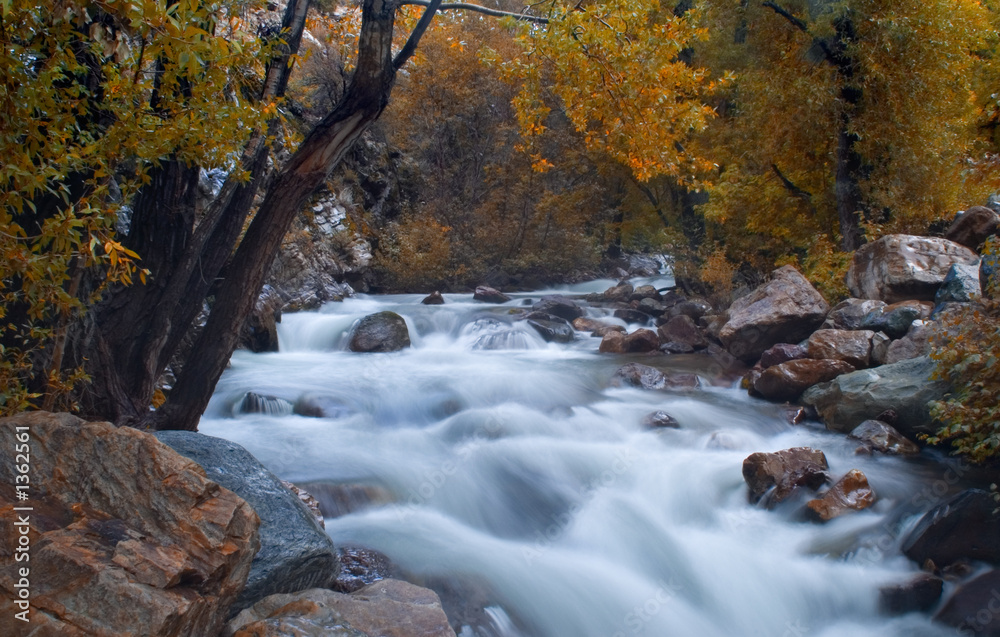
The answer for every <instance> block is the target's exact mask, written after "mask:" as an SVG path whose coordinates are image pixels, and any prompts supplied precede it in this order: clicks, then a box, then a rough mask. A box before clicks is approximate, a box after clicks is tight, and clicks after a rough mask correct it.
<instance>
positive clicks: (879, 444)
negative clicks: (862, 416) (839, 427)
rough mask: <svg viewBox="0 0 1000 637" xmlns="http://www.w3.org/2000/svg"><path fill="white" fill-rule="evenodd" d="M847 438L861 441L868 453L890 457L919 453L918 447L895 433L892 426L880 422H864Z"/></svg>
mask: <svg viewBox="0 0 1000 637" xmlns="http://www.w3.org/2000/svg"><path fill="white" fill-rule="evenodd" d="M847 437H848V438H851V439H853V440H859V441H861V442H862V443H863V444H864V445H865V448H866V449H868V450H870V451H879V452H881V453H886V454H890V455H914V454H918V453H920V447H918V446H917V445H916V444H915V443H913V442H911V441H910V440H908V439H907V438H906V437H905V436H903V434H901V433H899V432H898V431H896V429H895V428H893V427H892V425H890V424H889V423H886V422H883V421H881V420H866V421H864V422H863V423H861V424H860V425H858V426H857V427H855V428H854V429H853V430H852V431H851V433H850V434H848V436H847Z"/></svg>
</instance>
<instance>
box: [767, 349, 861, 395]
mask: <svg viewBox="0 0 1000 637" xmlns="http://www.w3.org/2000/svg"><path fill="white" fill-rule="evenodd" d="M853 371H854V367H852V366H851V364H850V363H846V362H844V361H838V360H827V359H824V360H815V359H811V358H802V359H799V360H794V361H788V362H787V363H781V364H780V365H774V366H772V367H768V368H767V369H765V370H764V371H762V372H761V374H760V376H758V377H757V378H756V379H755V380H754V381H753V388H754V390H755V391H756V392H757V393H758V394H760V395H761V396H763V397H764V398H767V399H768V400H795V399H796V398H798V397H799V396H801V395H802V392H804V391H805V390H807V389H809V388H810V387H812V386H813V385H815V384H817V383H823V382H826V381H828V380H833V379H834V378H836V377H837V376H840V375H841V374H846V373H848V372H853Z"/></svg>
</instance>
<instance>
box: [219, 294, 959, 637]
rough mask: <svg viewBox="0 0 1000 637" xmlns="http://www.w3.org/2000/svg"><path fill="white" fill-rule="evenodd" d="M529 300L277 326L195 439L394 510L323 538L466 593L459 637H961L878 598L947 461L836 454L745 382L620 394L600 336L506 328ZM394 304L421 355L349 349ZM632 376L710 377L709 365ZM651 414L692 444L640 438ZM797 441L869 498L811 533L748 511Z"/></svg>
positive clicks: (372, 305)
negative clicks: (855, 472) (870, 502)
mask: <svg viewBox="0 0 1000 637" xmlns="http://www.w3.org/2000/svg"><path fill="white" fill-rule="evenodd" d="M612 283H613V282H610V281H601V282H594V283H592V284H589V285H588V286H579V287H576V288H572V289H569V290H566V291H568V292H574V293H580V292H588V291H595V290H603V289H605V288H606V287H608V286H609V285H611V284H612ZM540 294H541V293H536V294H532V295H527V294H522V295H518V296H517V297H516V298H515V299H514V300H512V301H511V302H509V303H507V304H505V305H502V306H489V305H484V304H481V303H475V302H473V301H472V300H471V297H470V296H468V295H445V299H446V301H447V303H446V304H445V305H443V306H423V305H421V304H420V299H421V297H420V296H416V295H401V296H389V297H364V296H362V297H358V298H352V299H348V300H346V301H344V302H343V303H334V304H329V305H327V306H325V307H323V308H322V310H321V311H319V312H304V313H300V314H291V315H286V316H285V317H284V318H283V321H282V323H281V324H280V326H279V339H280V343H281V352H280V353H275V354H250V353H247V352H237V353H236V354H235V355H234V356H233V359H232V365H231V368H230V369H229V370H228V371H227V372H226V374H225V375H224V376H223V378H222V380H221V382H220V383H219V386H218V389H217V390H216V394H215V397H214V399H213V401H212V404H211V405H210V406H209V410H208V412H207V413H206V415H205V417H204V418H203V419H202V421H201V425H200V430H201V431H202V432H203V433H206V434H208V435H214V436H221V437H223V438H227V439H229V440H233V441H235V442H238V443H240V444H242V445H244V446H245V447H247V449H249V450H250V451H251V452H252V453H253V454H254V455H256V456H257V457H258V458H259V459H260V460H261V461H262V462H263V463H264V464H265V465H267V466H268V467H269V468H271V469H272V470H273V471H274V472H275V473H276V474H278V475H279V476H280V477H282V478H284V479H286V480H290V481H293V482H305V481H317V480H319V481H326V482H332V483H345V484H364V485H373V486H376V487H379V488H381V489H382V490H383V491H384V492H388V493H390V494H391V496H392V498H393V500H394V501H393V502H391V503H388V504H386V503H383V504H379V505H377V506H371V507H369V508H367V509H364V510H361V511H357V512H354V513H351V514H349V515H345V516H342V517H338V518H336V519H328V520H327V522H326V524H327V530H328V532H329V533H330V535H331V536H332V538H333V539H334V541H335V542H336V543H338V544H341V545H360V546H365V547H368V548H372V549H375V550H378V551H381V552H382V553H385V554H386V555H388V556H389V558H390V559H391V560H392V561H393V562H394V563H395V564H396V565H398V566H399V567H400V568H402V569H404V570H405V572H407V573H409V574H411V576H412V577H416V578H426V579H435V578H436V579H437V580H438V581H440V580H442V579H445V580H448V579H451V580H454V581H465V582H467V581H473V582H477V583H478V584H477V586H478V587H479V590H485V591H487V593H486V596H487V597H488V598H489V599H488V603H487V604H484V605H485V606H486V609H485V612H484V613H482V617H484V618H485V620H484V621H482V622H480V623H479V624H478V625H476V626H466V627H464V628H463V627H461V626H460V627H459V635H460V637H472V636H478V637H492V636H498V637H500V636H503V637H508V636H511V637H512V636H521V635H523V636H525V637H528V636H530V637H626V636H632V635H645V636H648V637H667V636H677V637H684V636H689V635H690V636H692V637H716V636H719V637H741V636H758V635H759V636H769V637H771V636H773V637H805V636H810V637H812V636H817V637H820V636H822V637H834V636H838V637H839V636H843V637H861V636H868V635H871V636H875V635H879V636H899V637H904V636H905V637H910V636H917V637H921V636H932V635H954V634H955V633H954V632H953V631H950V630H945V629H942V628H940V627H938V626H936V625H934V624H932V623H931V622H930V620H929V619H927V617H926V616H922V615H917V614H911V615H907V616H904V617H900V618H887V617H884V616H882V615H880V614H879V612H878V609H877V597H878V589H879V587H880V586H882V585H885V584H886V583H897V582H901V581H904V580H906V579H907V578H908V577H909V576H910V575H911V574H913V573H914V572H915V571H916V567H915V566H914V565H913V564H911V563H910V562H909V561H907V560H906V559H905V558H903V557H902V556H900V554H899V552H898V543H899V540H898V538H899V535H900V533H901V530H905V528H906V527H907V526H908V525H912V524H913V522H914V521H915V519H916V514H917V513H918V512H919V511H920V508H921V507H923V508H926V507H927V506H929V505H930V504H931V503H932V502H933V501H935V500H939V499H940V498H941V495H942V493H941V488H942V485H944V484H945V481H944V479H943V471H944V468H943V467H942V466H941V465H939V464H936V463H932V462H928V461H912V460H911V461H908V460H904V459H899V458H891V457H869V456H861V455H856V454H855V447H856V445H853V444H851V443H850V442H849V441H848V440H846V439H845V438H844V437H843V436H840V435H835V434H830V433H827V432H826V431H824V430H823V429H822V427H821V426H819V425H816V424H813V425H798V426H795V425H790V424H788V422H787V420H786V418H785V416H784V414H783V410H782V408H781V407H779V406H776V405H772V404H769V403H766V402H763V401H758V400H755V399H752V398H749V397H748V396H747V394H746V392H745V391H740V390H738V389H736V388H732V387H717V386H715V387H713V386H711V385H710V384H706V386H707V388H705V389H701V390H698V391H696V392H682V391H678V392H652V391H643V390H639V389H634V388H615V387H609V380H610V378H611V376H612V374H613V372H614V370H615V369H616V368H617V367H618V366H619V365H621V364H623V363H624V362H627V359H625V358H623V357H616V356H609V355H599V354H598V353H597V347H598V344H599V339H596V338H592V337H589V336H585V335H583V334H578V335H577V339H576V341H574V342H573V343H571V344H568V345H557V344H548V343H545V342H543V341H542V340H541V339H540V338H539V337H538V336H537V335H536V334H535V333H534V332H533V331H532V329H531V328H530V327H528V326H527V325H526V324H525V323H523V322H521V323H515V324H510V323H509V317H508V315H509V311H510V309H511V308H513V307H517V306H520V305H522V304H524V303H527V302H528V301H527V299H531V298H533V299H537V298H538V297H539V296H540ZM387 309H388V310H393V311H396V312H398V313H399V314H401V315H402V316H404V317H405V319H406V321H407V324H408V326H409V328H410V334H411V338H412V340H413V347H412V348H410V349H408V350H405V351H402V352H397V353H391V354H355V353H351V352H347V351H345V342H346V338H345V337H346V334H347V333H348V332H349V330H350V328H351V326H352V324H353V323H354V322H355V321H356V320H357V319H359V318H361V317H362V316H364V315H367V314H370V313H373V312H377V311H382V310H387ZM588 315H590V316H594V317H606V315H607V312H606V311H604V310H600V309H596V308H590V309H589V310H588ZM612 320H613V319H612ZM636 360H640V359H636ZM641 360H642V362H646V363H651V364H654V365H656V366H658V367H660V368H661V369H665V370H667V369H683V370H684V371H692V370H693V371H696V372H699V373H701V374H703V375H705V376H710V375H712V373H713V370H712V367H711V361H710V359H709V358H708V357H704V356H695V355H692V356H678V357H656V358H648V359H647V358H643V359H641ZM249 391H252V392H256V393H259V394H263V395H269V396H275V397H279V398H284V399H286V400H287V401H289V403H294V402H296V401H297V400H300V399H302V398H303V397H307V398H308V399H309V400H311V401H313V402H314V403H318V404H321V405H323V407H324V409H325V411H326V413H327V414H328V415H329V416H328V417H324V418H306V417H301V416H296V415H291V414H289V413H287V412H288V409H287V408H286V409H275V410H274V411H275V413H273V414H268V415H263V414H252V415H240V414H237V412H238V406H239V404H240V402H241V401H242V399H243V397H244V396H245V395H246V393H247V392H249ZM656 410H663V411H666V412H668V413H669V414H671V415H672V416H674V418H676V419H677V420H678V421H679V422H680V424H681V425H682V427H681V428H680V429H670V430H658V431H650V430H648V429H646V428H645V427H643V425H642V424H641V423H642V420H643V418H644V417H645V416H646V415H647V414H649V413H650V412H653V411H656ZM793 446H812V447H816V448H820V449H822V450H823V451H824V452H825V453H826V455H827V458H828V460H829V462H830V465H831V473H832V474H834V476H835V477H838V476H839V475H842V474H843V473H845V472H847V471H848V470H849V469H853V468H858V469H861V470H862V471H864V472H865V474H866V475H867V476H868V478H869V481H870V482H871V484H872V486H873V488H874V489H875V490H876V492H877V494H878V496H879V501H878V502H877V504H876V505H875V506H874V507H873V508H872V509H870V510H868V511H864V512H860V513H854V514H851V515H846V516H843V517H841V518H838V519H836V520H834V521H832V522H830V523H827V524H822V525H821V524H816V523H812V522H809V521H806V520H804V519H803V517H802V515H801V505H802V502H803V500H802V499H799V500H796V501H794V502H790V503H786V504H785V505H782V506H780V507H779V508H778V509H777V510H774V511H766V510H762V509H758V508H756V507H753V506H751V505H749V504H748V503H747V498H746V486H745V484H744V481H743V478H742V474H741V465H742V462H743V459H744V458H745V457H746V456H747V455H749V454H750V453H752V452H754V451H770V450H777V449H784V448H787V447H793Z"/></svg>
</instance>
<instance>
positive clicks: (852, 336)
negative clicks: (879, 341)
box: [806, 330, 875, 380]
mask: <svg viewBox="0 0 1000 637" xmlns="http://www.w3.org/2000/svg"><path fill="white" fill-rule="evenodd" d="M873 336H875V332H872V331H869V330H817V331H815V332H813V334H812V336H810V337H809V342H808V344H807V345H806V350H807V351H808V353H809V358H816V359H824V358H825V359H832V360H840V361H844V362H846V363H849V364H850V365H851V366H853V367H854V368H855V369H864V368H866V367H868V366H869V364H870V363H871V353H872V337H873ZM826 380H830V379H826Z"/></svg>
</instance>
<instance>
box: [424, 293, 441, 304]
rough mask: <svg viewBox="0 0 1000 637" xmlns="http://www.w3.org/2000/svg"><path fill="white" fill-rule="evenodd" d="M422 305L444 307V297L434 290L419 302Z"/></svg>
mask: <svg viewBox="0 0 1000 637" xmlns="http://www.w3.org/2000/svg"><path fill="white" fill-rule="evenodd" d="M421 303H423V304H424V305H444V297H443V296H441V293H440V292H438V291H437V290H434V291H433V292H431V293H430V294H428V295H427V296H425V297H424V300H423V301H421Z"/></svg>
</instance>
